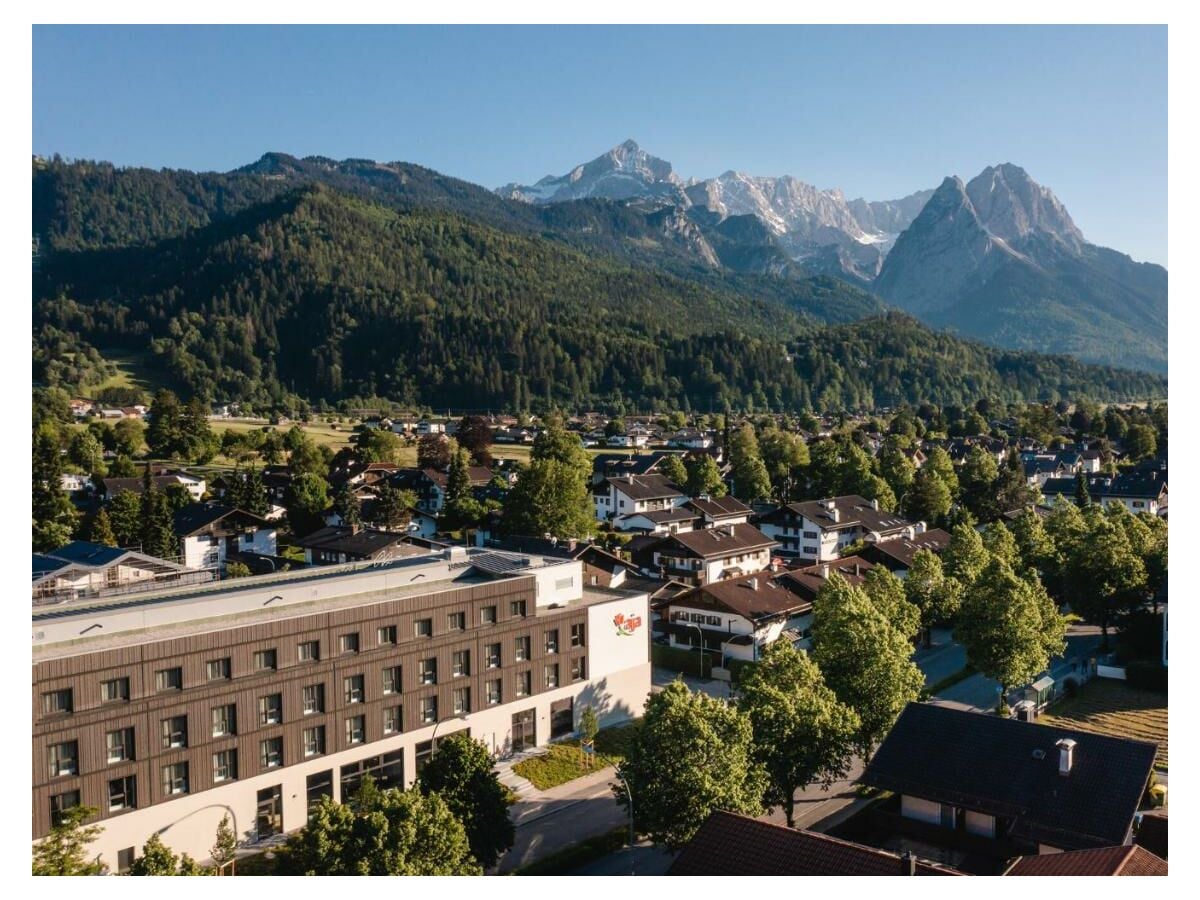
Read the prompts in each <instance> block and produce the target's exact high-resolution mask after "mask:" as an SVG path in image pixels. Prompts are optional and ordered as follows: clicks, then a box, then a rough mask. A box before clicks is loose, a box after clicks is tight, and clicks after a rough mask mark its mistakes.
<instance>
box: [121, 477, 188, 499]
mask: <svg viewBox="0 0 1200 900" xmlns="http://www.w3.org/2000/svg"><path fill="white" fill-rule="evenodd" d="M183 483H184V481H183V479H181V478H180V477H179V476H178V475H151V476H150V484H151V487H154V488H157V489H158V490H160V491H164V490H166V489H167V488H169V487H174V486H175V485H182V484H183ZM101 484H102V485H103V490H104V493H105V495H107V496H109V497H115V496H116V495H117V494H119V493H120V492H121V491H129V492H130V493H131V494H140V493H141V492H142V489H143V487H144V486H145V485H144V479H143V476H141V475H138V476H137V477H136V478H105V479H104V480H103V481H101Z"/></svg>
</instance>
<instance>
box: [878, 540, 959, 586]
mask: <svg viewBox="0 0 1200 900" xmlns="http://www.w3.org/2000/svg"><path fill="white" fill-rule="evenodd" d="M949 544H950V532H948V531H946V530H945V529H942V528H931V529H929V530H928V531H925V532H922V533H921V534H918V535H914V536H913V537H911V538H910V537H908V536H907V535H906V536H904V537H899V538H896V539H895V540H890V541H882V542H879V543H872V544H867V545H866V546H865V547H864V548H863V550H862V553H861V554H859V555H860V556H862V558H863V559H865V560H868V561H869V562H871V563H874V564H875V565H877V566H883V567H884V568H886V569H887V570H888V571H889V572H891V573H892V574H893V575H895V576H896V577H897V578H900V579H903V578H904V576H906V575H907V574H908V570H909V569H911V568H912V561H913V557H914V556H916V555H917V551H918V550H930V551H932V552H933V553H936V554H938V555H941V552H942V551H943V550H945V549H946V547H947V546H948V545H949Z"/></svg>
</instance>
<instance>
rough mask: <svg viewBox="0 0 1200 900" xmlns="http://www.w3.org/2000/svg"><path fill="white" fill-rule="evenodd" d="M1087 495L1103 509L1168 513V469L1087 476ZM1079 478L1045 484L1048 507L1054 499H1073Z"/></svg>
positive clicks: (1156, 514) (1155, 514) (1051, 481)
mask: <svg viewBox="0 0 1200 900" xmlns="http://www.w3.org/2000/svg"><path fill="white" fill-rule="evenodd" d="M1084 479H1085V483H1086V484H1087V489H1088V496H1089V497H1090V498H1091V499H1092V502H1093V503H1099V504H1102V505H1103V506H1110V505H1113V504H1119V505H1121V506H1124V507H1125V508H1126V509H1127V510H1129V511H1130V512H1131V513H1140V512H1148V513H1150V514H1151V515H1153V516H1165V515H1166V513H1167V472H1166V469H1165V468H1163V469H1156V468H1147V469H1134V470H1131V471H1128V472H1122V473H1120V474H1119V475H1103V474H1098V475H1086V476H1084ZM1075 484H1076V479H1075V478H1074V477H1072V478H1052V479H1050V480H1049V481H1047V482H1046V483H1045V484H1044V485H1042V497H1043V498H1044V501H1045V502H1046V503H1047V504H1053V502H1054V500H1055V498H1057V497H1060V496H1061V497H1065V498H1067V499H1074V497H1075Z"/></svg>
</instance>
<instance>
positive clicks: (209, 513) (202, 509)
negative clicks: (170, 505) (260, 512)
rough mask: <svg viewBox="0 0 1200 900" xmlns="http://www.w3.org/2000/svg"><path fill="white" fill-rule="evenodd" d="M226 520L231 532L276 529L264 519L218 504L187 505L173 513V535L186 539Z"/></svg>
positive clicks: (275, 526)
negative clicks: (230, 525)
mask: <svg viewBox="0 0 1200 900" xmlns="http://www.w3.org/2000/svg"><path fill="white" fill-rule="evenodd" d="M226 519H230V520H232V521H231V524H232V529H231V530H236V529H239V528H243V527H245V526H247V525H252V526H253V527H255V528H277V527H278V526H277V525H275V524H274V523H272V522H268V521H267V520H266V519H263V518H261V517H259V516H256V515H254V514H253V513H248V512H246V511H245V510H243V509H237V508H236V507H233V506H221V505H220V504H218V503H189V504H188V505H187V506H184V507H182V508H180V509H177V510H176V511H175V533H176V534H177V535H179V536H180V537H188V536H189V535H193V534H196V533H197V532H200V531H203V530H205V529H208V528H212V527H213V526H214V525H216V524H217V523H219V522H224V521H225V520H226Z"/></svg>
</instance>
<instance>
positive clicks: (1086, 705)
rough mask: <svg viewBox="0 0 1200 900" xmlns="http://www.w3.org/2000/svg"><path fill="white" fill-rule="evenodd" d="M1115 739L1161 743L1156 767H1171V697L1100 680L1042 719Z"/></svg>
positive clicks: (1044, 722) (1117, 682)
mask: <svg viewBox="0 0 1200 900" xmlns="http://www.w3.org/2000/svg"><path fill="white" fill-rule="evenodd" d="M1037 721H1039V722H1041V723H1042V724H1043V725H1057V726H1059V727H1061V728H1076V729H1078V730H1080V731H1090V732H1093V733H1095V734H1107V735H1111V736H1112V737H1123V738H1133V739H1134V740H1139V741H1153V742H1154V743H1156V744H1158V755H1157V757H1156V758H1155V762H1154V766H1155V768H1158V769H1164V770H1165V769H1166V768H1167V695H1166V694H1159V693H1157V692H1155V691H1147V690H1143V689H1141V688H1135V687H1130V686H1129V685H1127V684H1125V683H1124V682H1122V681H1114V680H1111V679H1108V678H1096V679H1093V680H1092V681H1090V682H1088V683H1087V684H1086V685H1084V686H1083V687H1082V688H1080V689H1079V693H1078V694H1077V695H1076V696H1074V697H1071V698H1068V699H1066V700H1063V701H1061V702H1059V703H1056V704H1054V705H1053V706H1051V707H1050V709H1049V710H1047V711H1046V712H1045V713H1043V714H1042V715H1041V716H1040V717H1039V718H1038V720H1037Z"/></svg>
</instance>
